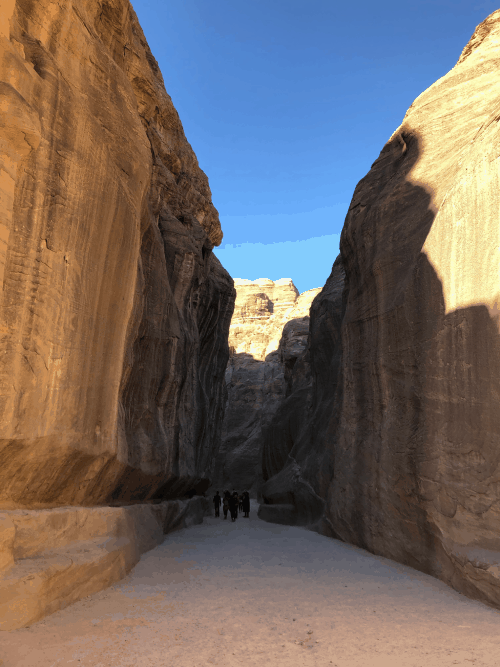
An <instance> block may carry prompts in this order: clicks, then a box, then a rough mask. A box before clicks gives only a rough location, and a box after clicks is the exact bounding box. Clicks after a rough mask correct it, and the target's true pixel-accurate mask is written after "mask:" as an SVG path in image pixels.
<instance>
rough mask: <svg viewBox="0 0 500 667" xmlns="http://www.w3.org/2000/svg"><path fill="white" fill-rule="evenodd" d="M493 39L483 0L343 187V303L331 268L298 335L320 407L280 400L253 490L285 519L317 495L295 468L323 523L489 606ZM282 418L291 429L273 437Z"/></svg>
mask: <svg viewBox="0 0 500 667" xmlns="http://www.w3.org/2000/svg"><path fill="white" fill-rule="evenodd" d="M499 40H500V11H496V12H494V13H493V14H492V15H491V16H489V17H488V18H487V19H486V20H485V21H484V22H483V23H482V24H481V25H480V26H479V27H478V28H477V30H476V32H475V33H474V35H473V37H472V39H471V40H470V42H469V44H468V45H467V46H466V48H465V49H464V51H463V53H462V55H461V57H460V59H459V61H458V63H457V65H456V66H455V67H454V68H453V69H452V70H451V71H450V72H449V73H448V74H447V75H446V76H444V77H443V78H441V79H439V80H438V81H437V82H436V83H435V84H434V85H433V86H431V87H430V88H429V89H428V90H426V91H425V92H424V93H423V94H422V95H420V97H418V98H417V99H416V100H415V102H414V103H413V104H412V106H411V107H410V109H409V110H408V112H407V114H406V116H405V118H404V120H403V122H402V124H401V126H400V127H399V128H398V129H397V130H396V131H395V132H394V134H393V135H392V137H391V138H390V139H389V141H388V142H387V144H386V145H385V146H384V148H383V150H382V152H381V154H380V156H379V158H378V159H377V160H376V161H375V163H374V164H373V166H372V168H371V170H370V172H369V173H368V174H367V176H366V177H365V178H363V179H362V180H361V181H360V183H359V184H358V186H357V187H356V190H355V192H354V196H353V199H352V202H351V204H350V207H349V211H348V214H347V217H346V220H345V224H344V229H343V232H342V236H341V243H340V250H341V262H342V264H343V267H344V269H345V286H344V291H343V297H342V303H341V305H340V303H339V304H338V308H337V310H335V308H334V309H333V310H330V311H329V306H328V305H327V301H328V298H327V295H326V294H325V290H326V291H327V292H328V291H329V290H330V289H331V288H332V287H333V282H334V279H333V274H332V276H331V278H330V280H329V282H328V283H327V286H326V287H325V290H324V291H323V292H322V294H320V296H319V297H317V299H316V301H315V303H314V305H313V308H312V311H311V331H313V330H314V327H315V322H317V321H319V320H317V319H316V318H315V306H316V305H317V304H319V302H320V301H322V302H323V303H324V304H325V311H324V312H325V313H326V312H330V314H331V316H330V325H329V326H323V328H322V333H321V335H320V336H319V337H318V338H316V339H315V337H314V335H313V334H311V342H310V346H309V349H308V351H307V352H306V354H307V353H308V354H309V355H310V358H311V359H313V358H314V356H315V355H323V356H324V364H321V363H320V364H317V365H316V366H315V370H314V371H313V372H312V381H311V382H312V385H311V387H312V388H311V390H310V391H311V392H312V393H311V396H312V398H311V413H312V414H314V415H316V414H320V413H319V412H318V410H321V402H322V401H326V403H324V406H325V411H324V413H323V414H324V419H323V420H321V419H320V420H316V421H314V419H313V420H312V421H310V420H309V417H308V416H307V415H303V416H302V417H300V418H298V417H296V416H295V413H294V411H293V410H292V409H291V406H290V409H289V410H288V412H287V413H286V414H284V415H283V414H282V412H280V411H278V412H277V414H276V420H275V421H273V429H274V430H273V432H274V436H273V438H272V439H271V441H268V442H267V444H266V447H265V449H264V452H265V462H264V475H265V476H266V477H268V478H269V479H268V481H267V483H266V485H265V486H264V489H263V493H264V495H265V496H267V497H268V501H269V502H270V503H272V504H271V505H269V507H267V508H266V507H265V508H264V510H263V511H264V513H265V512H267V517H266V518H270V519H275V520H283V519H286V520H289V521H297V520H299V519H300V518H301V507H303V506H310V507H313V504H314V503H313V500H311V498H312V499H314V496H313V494H312V493H311V492H309V495H307V490H304V489H305V487H306V486H307V484H306V483H307V482H308V483H309V484H310V485H311V487H312V491H313V492H314V494H316V495H317V496H318V498H319V500H318V503H317V506H318V508H319V507H320V506H321V504H324V515H323V518H322V519H321V522H320V525H319V529H320V530H321V531H322V532H324V533H325V534H328V535H331V536H333V537H338V538H340V539H342V540H345V541H348V542H350V543H353V544H356V545H358V546H360V547H363V548H365V549H368V550H369V551H371V552H374V553H377V554H381V555H382V556H385V557H388V558H391V559H394V560H396V561H399V562H402V563H405V564H408V565H411V566H413V567H415V568H417V569H420V570H423V571H425V572H428V573H430V574H433V575H435V576H437V577H439V578H441V579H442V580H444V581H446V582H447V583H449V584H450V585H451V586H453V587H455V588H456V589H458V590H459V591H462V592H463V593H465V594H467V595H469V596H471V597H474V598H478V599H481V600H484V601H486V602H488V603H491V604H494V605H497V606H499V605H500V538H499V535H498V522H499V517H500V334H499V325H500V319H499V316H500V278H499V276H500V252H499V248H500V227H499V221H498V202H497V199H498V197H497V193H498V190H499V185H500V161H499V157H498V156H499V145H500V135H499V128H498V99H497V98H498V95H497V92H496V91H497V83H498V67H499V62H500V61H499V50H498V43H499ZM337 270H339V265H338V264H337ZM333 273H335V267H334V272H333ZM332 281H333V282H332ZM338 285H339V289H340V281H339V282H338ZM330 304H331V306H333V301H332V302H330ZM334 311H335V312H337V313H338V314H339V316H340V319H339V318H338V316H337V315H335V313H334ZM323 321H324V322H325V320H323ZM336 322H338V326H337V324H336ZM325 323H326V322H325ZM317 359H318V360H319V356H317ZM296 366H297V364H296ZM322 367H323V371H324V375H320V374H319V373H320V372H321V368H322ZM328 383H330V385H331V386H330V388H329V389H328V388H327V384H328ZM322 388H323V390H322ZM288 400H289V401H291V400H292V397H290V398H289V399H288ZM326 408H327V409H326ZM278 418H280V419H281V421H277V420H278ZM294 420H296V421H298V422H299V423H298V425H296V422H295V421H294ZM283 424H286V425H289V424H292V426H291V427H289V430H290V431H292V432H293V433H297V436H295V435H294V438H292V440H293V443H292V442H291V441H290V442H289V443H287V442H286V441H285V437H284V436H283V437H282V438H281V439H280V438H279V431H280V428H281V431H282V432H283V433H284V432H285V429H283V428H282V425H283ZM280 425H281V426H280ZM287 428H288V426H287ZM304 431H305V432H306V433H305V435H302V434H303V432H304ZM307 438H309V441H308V440H307ZM301 442H309V443H310V444H309V445H308V446H310V449H311V451H312V454H311V456H310V457H307V456H305V452H306V450H307V447H306V446H305V445H304V448H303V449H301V448H300V443H301ZM274 443H278V445H277V446H275V447H273V446H272V444H274ZM294 448H295V449H294ZM290 452H291V453H292V454H290ZM295 452H297V453H296V454H295ZM292 458H295V459H296V460H297V465H296V466H295V464H294V463H293V461H292ZM311 461H312V465H313V466H315V474H314V472H308V471H309V470H310V468H308V466H309V464H310V462H311ZM325 461H326V463H325ZM294 466H295V467H294ZM328 476H329V477H330V481H329V483H328V480H327V479H326V477H328ZM303 480H305V482H304V481H303ZM311 480H312V481H311ZM280 483H281V486H280ZM310 515H311V516H310V517H308V516H307V512H303V513H302V518H303V520H304V522H307V521H311V520H313V519H314V518H315V517H314V515H316V516H317V512H316V513H315V512H313V511H311V512H310Z"/></svg>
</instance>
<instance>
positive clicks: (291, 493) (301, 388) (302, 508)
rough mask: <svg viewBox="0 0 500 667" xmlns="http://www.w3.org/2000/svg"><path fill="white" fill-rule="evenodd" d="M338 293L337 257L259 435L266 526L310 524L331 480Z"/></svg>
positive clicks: (341, 282)
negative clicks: (278, 397) (263, 428)
mask: <svg viewBox="0 0 500 667" xmlns="http://www.w3.org/2000/svg"><path fill="white" fill-rule="evenodd" d="M343 288H344V268H343V265H342V260H341V258H340V256H339V257H338V258H337V260H336V261H335V263H334V265H333V268H332V272H331V275H330V277H329V278H328V280H327V282H326V285H325V287H324V288H323V289H322V290H321V291H320V292H319V293H317V295H316V297H315V299H314V301H313V302H312V305H311V309H310V325H309V327H308V331H306V332H305V333H306V336H305V337H304V343H307V344H306V345H303V346H302V348H301V349H300V350H297V354H296V357H295V360H294V362H293V364H290V365H288V366H287V364H286V363H285V381H286V382H285V391H284V393H283V395H282V397H281V401H280V403H279V405H278V407H277V409H276V410H275V411H274V413H273V415H272V418H271V419H270V420H269V423H268V424H267V427H266V428H265V430H264V432H263V437H262V480H263V482H264V484H263V485H262V487H261V493H262V497H263V504H261V506H260V508H259V516H260V518H262V519H264V520H266V521H272V522H275V523H284V524H301V525H311V524H314V523H316V522H317V521H318V520H319V519H320V518H321V516H322V514H323V512H324V510H325V500H326V496H327V493H328V487H329V484H330V481H331V479H332V476H333V453H334V452H333V449H332V447H331V442H330V440H331V437H332V434H334V433H335V432H336V429H337V427H338V419H339V408H338V406H339V405H340V404H341V401H340V400H339V396H338V392H339V391H341V383H340V374H341V360H342V356H341V346H340V326H341V321H342V293H343ZM289 324H292V323H291V322H290V323H289ZM289 324H287V325H286V327H285V329H284V331H283V338H284V339H286V337H287V333H288V331H287V329H288V327H289ZM307 334H308V337H307Z"/></svg>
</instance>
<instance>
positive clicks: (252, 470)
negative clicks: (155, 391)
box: [214, 278, 319, 497]
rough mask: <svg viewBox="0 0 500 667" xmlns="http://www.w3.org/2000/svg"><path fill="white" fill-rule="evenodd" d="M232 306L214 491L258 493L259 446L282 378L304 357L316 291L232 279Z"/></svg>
mask: <svg viewBox="0 0 500 667" xmlns="http://www.w3.org/2000/svg"><path fill="white" fill-rule="evenodd" d="M235 287H236V305H235V309H234V315H233V318H232V320H231V327H230V331H229V345H230V348H231V357H230V359H229V363H228V366H227V370H226V384H227V390H228V400H227V404H226V411H225V415H224V424H223V431H222V444H221V448H220V451H219V455H218V457H217V461H216V465H215V470H214V488H215V487H217V488H218V489H219V490H220V491H222V490H224V489H226V488H228V489H230V490H231V491H232V489H233V488H235V489H237V490H239V491H244V490H248V491H250V493H251V495H252V496H253V497H255V496H257V495H258V493H259V489H260V485H261V482H262V461H261V457H262V444H263V432H265V430H266V428H267V425H268V424H269V421H270V419H271V418H272V416H273V414H274V413H275V411H276V410H277V408H278V406H279V405H280V403H281V401H282V400H283V398H284V396H285V392H286V377H287V373H288V372H289V371H290V370H291V368H292V367H293V365H294V364H295V361H296V360H297V358H298V357H299V356H300V355H301V354H302V352H303V350H304V348H305V346H306V343H307V336H308V332H309V309H310V306H311V302H312V300H313V299H314V297H315V295H316V294H317V293H318V292H319V289H313V290H308V291H307V292H304V293H303V294H300V295H299V292H298V290H297V288H296V287H295V285H294V284H293V282H292V281H291V280H290V279H288V278H284V279H282V280H277V281H276V282H273V281H272V280H267V279H259V280H256V281H253V282H252V281H249V280H238V279H236V280H235Z"/></svg>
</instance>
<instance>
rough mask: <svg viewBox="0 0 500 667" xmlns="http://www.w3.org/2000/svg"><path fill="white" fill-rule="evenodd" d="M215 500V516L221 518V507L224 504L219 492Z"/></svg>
mask: <svg viewBox="0 0 500 667" xmlns="http://www.w3.org/2000/svg"><path fill="white" fill-rule="evenodd" d="M213 500H214V509H215V516H220V506H221V504H222V498H221V497H220V495H219V492H218V491H217V492H216V494H215V496H214V498H213Z"/></svg>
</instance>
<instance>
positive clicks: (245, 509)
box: [242, 493, 250, 517]
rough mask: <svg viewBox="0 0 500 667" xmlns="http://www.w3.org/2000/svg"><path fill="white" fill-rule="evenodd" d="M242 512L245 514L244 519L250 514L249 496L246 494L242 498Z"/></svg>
mask: <svg viewBox="0 0 500 667" xmlns="http://www.w3.org/2000/svg"><path fill="white" fill-rule="evenodd" d="M242 504H243V512H244V513H245V517H248V516H249V514H250V495H249V494H248V493H245V495H244V496H243V503H242Z"/></svg>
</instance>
